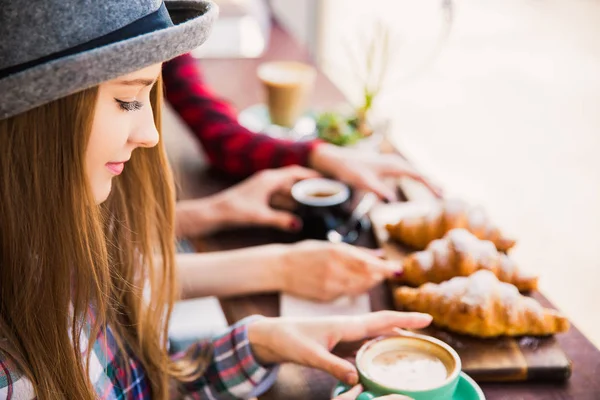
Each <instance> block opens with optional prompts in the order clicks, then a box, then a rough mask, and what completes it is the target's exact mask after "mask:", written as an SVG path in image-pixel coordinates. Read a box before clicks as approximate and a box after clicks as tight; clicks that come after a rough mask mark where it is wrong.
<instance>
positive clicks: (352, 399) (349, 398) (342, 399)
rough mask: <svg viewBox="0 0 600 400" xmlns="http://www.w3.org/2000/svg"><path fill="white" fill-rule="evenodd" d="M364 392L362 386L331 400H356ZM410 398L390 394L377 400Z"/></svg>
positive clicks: (406, 399)
mask: <svg viewBox="0 0 600 400" xmlns="http://www.w3.org/2000/svg"><path fill="white" fill-rule="evenodd" d="M362 392H363V388H362V386H361V385H356V386H354V387H353V388H352V389H350V390H348V391H347V392H345V393H342V394H340V395H339V396H337V397H336V398H334V399H331V400H356V398H357V397H358V395H359V394H361V393H362ZM410 399H411V398H410V397H406V396H402V395H401V394H389V395H387V396H383V397H377V398H375V400H410Z"/></svg>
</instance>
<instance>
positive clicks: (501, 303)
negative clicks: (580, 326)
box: [394, 270, 569, 338]
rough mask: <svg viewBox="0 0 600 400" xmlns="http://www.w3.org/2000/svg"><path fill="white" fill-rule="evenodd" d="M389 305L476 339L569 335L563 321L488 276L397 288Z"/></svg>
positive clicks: (564, 320)
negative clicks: (426, 316)
mask: <svg viewBox="0 0 600 400" xmlns="http://www.w3.org/2000/svg"><path fill="white" fill-rule="evenodd" d="M394 300H395V302H396V307H398V308H401V309H406V310H410V311H418V312H424V313H428V314H431V315H432V317H433V322H434V323H435V324H436V325H439V326H441V327H443V328H447V329H449V330H451V331H454V332H457V333H461V334H466V335H471V336H476V337H484V338H485V337H496V336H524V335H528V336H546V335H552V334H554V333H558V332H565V331H567V330H568V329H569V321H568V320H567V319H566V318H565V317H564V316H562V315H560V314H559V313H558V312H557V311H554V310H551V309H547V308H543V307H542V306H541V305H540V303H538V302H537V301H535V300H534V299H532V298H530V297H526V296H523V295H521V294H520V293H519V291H518V290H517V288H516V287H515V286H513V285H511V284H509V283H504V282H500V281H499V280H498V278H496V276H495V275H494V274H493V273H491V272H490V271H487V270H481V271H478V272H476V273H474V274H473V275H471V276H468V277H456V278H453V279H451V280H449V281H446V282H443V283H440V284H435V283H426V284H425V285H423V286H421V287H419V288H417V289H414V288H409V287H399V288H397V289H396V291H395V293H394Z"/></svg>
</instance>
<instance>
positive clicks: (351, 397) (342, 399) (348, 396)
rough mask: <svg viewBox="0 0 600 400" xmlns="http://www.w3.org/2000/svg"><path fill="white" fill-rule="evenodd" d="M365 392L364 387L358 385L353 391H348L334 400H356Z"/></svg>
mask: <svg viewBox="0 0 600 400" xmlns="http://www.w3.org/2000/svg"><path fill="white" fill-rule="evenodd" d="M362 391H363V387H362V386H361V385H356V386H354V387H353V388H352V389H350V390H348V391H347V392H346V393H342V394H340V395H339V396H337V397H336V398H334V399H332V400H356V398H357V397H358V395H359V394H361V393H362Z"/></svg>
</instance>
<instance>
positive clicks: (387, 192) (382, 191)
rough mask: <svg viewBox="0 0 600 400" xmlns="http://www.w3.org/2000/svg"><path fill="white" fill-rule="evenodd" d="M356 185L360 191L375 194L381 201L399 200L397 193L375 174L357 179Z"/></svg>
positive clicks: (364, 175)
mask: <svg viewBox="0 0 600 400" xmlns="http://www.w3.org/2000/svg"><path fill="white" fill-rule="evenodd" d="M357 179H358V180H357V181H356V183H355V185H356V186H357V187H358V188H359V189H363V190H368V191H371V192H373V193H375V194H376V195H377V196H378V197H379V198H380V199H384V200H387V201H388V202H394V201H396V200H398V195H397V194H396V191H395V190H394V189H393V188H391V187H390V186H389V185H388V184H386V183H385V182H384V181H383V180H382V179H381V178H379V177H378V176H377V175H375V174H370V173H369V174H362V175H360V176H358V177H357Z"/></svg>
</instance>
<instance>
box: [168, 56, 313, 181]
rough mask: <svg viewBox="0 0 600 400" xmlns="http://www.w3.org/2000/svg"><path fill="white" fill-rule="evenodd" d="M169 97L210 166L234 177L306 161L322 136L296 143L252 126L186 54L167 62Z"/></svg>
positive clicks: (303, 163) (301, 163)
mask: <svg viewBox="0 0 600 400" xmlns="http://www.w3.org/2000/svg"><path fill="white" fill-rule="evenodd" d="M163 80H164V84H165V95H166V99H167V100H168V102H169V103H170V104H171V106H172V107H173V108H174V110H175V111H176V112H177V113H178V114H179V116H180V117H181V118H182V119H183V120H184V121H185V123H186V124H187V125H188V126H189V127H190V129H191V130H192V131H193V133H194V135H195V136H196V137H197V138H198V140H199V141H200V142H201V143H202V147H203V148H204V151H205V152H206V154H207V156H208V159H209V161H210V163H211V164H212V166H214V167H215V168H217V169H219V170H221V171H224V172H226V173H227V174H229V175H231V176H235V177H243V176H247V175H250V174H252V173H254V172H256V171H259V170H262V169H267V168H279V167H283V166H286V165H294V164H298V165H307V164H308V156H309V154H310V152H311V150H312V149H313V148H314V147H315V146H316V145H317V143H319V142H318V141H313V142H304V143H296V142H291V141H287V140H281V139H275V138H272V137H269V136H267V135H260V134H256V133H254V132H251V131H249V130H248V129H246V128H244V127H243V126H241V125H240V124H239V123H238V122H237V118H236V115H235V111H234V110H233V108H232V107H231V105H229V104H228V103H227V102H225V101H223V100H221V99H219V98H217V97H215V95H214V94H213V93H212V92H211V91H210V89H208V87H207V86H206V84H205V82H204V81H203V77H202V72H201V71H200V68H199V66H198V63H197V62H196V60H195V59H194V58H193V57H192V56H191V55H189V54H184V55H182V56H179V57H177V58H175V59H173V60H171V61H168V62H166V63H165V64H164V65H163Z"/></svg>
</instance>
